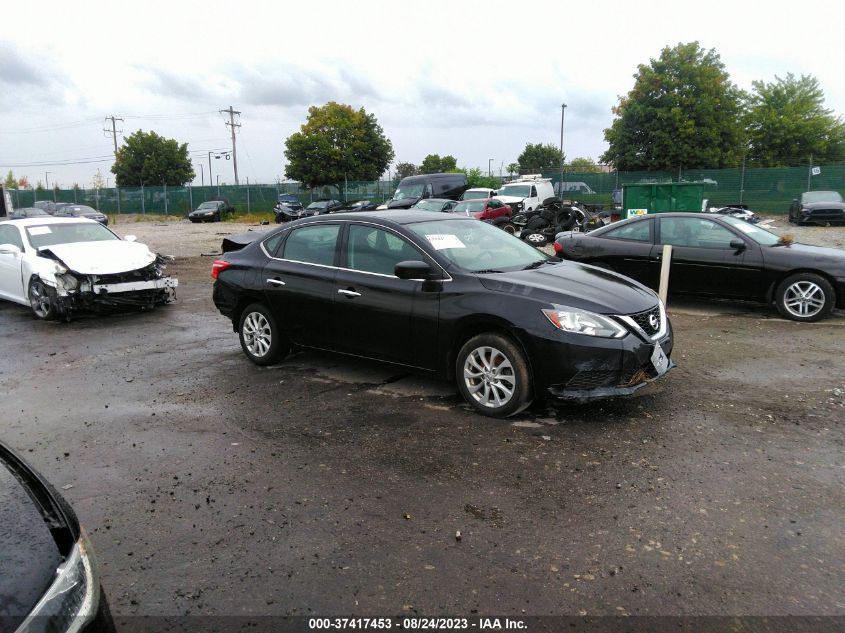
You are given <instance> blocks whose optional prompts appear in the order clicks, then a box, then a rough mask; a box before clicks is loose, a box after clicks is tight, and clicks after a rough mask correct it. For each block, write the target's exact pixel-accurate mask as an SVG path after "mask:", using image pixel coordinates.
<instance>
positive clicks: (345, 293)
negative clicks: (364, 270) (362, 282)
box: [337, 288, 361, 299]
mask: <svg viewBox="0 0 845 633" xmlns="http://www.w3.org/2000/svg"><path fill="white" fill-rule="evenodd" d="M337 294H339V295H343V296H344V297H349V298H350V299H354V298H355V297H360V296H361V293H360V292H355V291H354V290H344V289H343V288H340V289H338V291H337Z"/></svg>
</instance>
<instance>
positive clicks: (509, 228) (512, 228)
mask: <svg viewBox="0 0 845 633" xmlns="http://www.w3.org/2000/svg"><path fill="white" fill-rule="evenodd" d="M497 226H498V227H499V228H500V229H502V230H503V231H504V232H505V233H508V234H509V235H516V225H515V224H514V223H513V222H502V223H501V224H499V225H497Z"/></svg>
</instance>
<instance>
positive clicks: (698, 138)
mask: <svg viewBox="0 0 845 633" xmlns="http://www.w3.org/2000/svg"><path fill="white" fill-rule="evenodd" d="M634 78H635V79H636V81H635V82H634V88H633V89H632V90H631V92H629V93H628V95H627V96H625V97H620V98H619V103H618V105H616V106H615V107H614V108H613V114H614V115H615V116H616V118H615V119H614V120H613V123H612V124H611V126H610V127H609V128H607V129H606V130H605V131H604V138H605V140H606V141H607V143H608V145H609V146H610V147H609V148H608V150H607V151H606V152H605V153H604V154H603V155H602V156H601V161H602V162H604V163H611V164H613V165H614V166H615V167H616V168H617V169H624V170H638V169H646V170H670V169H671V170H675V169H678V168H679V167H687V168H701V169H705V168H721V167H731V166H734V165H736V164H738V162H739V160H740V156H741V148H742V145H743V141H742V137H743V132H742V127H741V124H740V112H741V99H742V97H743V94H742V92H741V91H740V90H739V89H738V88H737V87H736V86H735V85H734V84H732V83H731V82H730V78H729V76H728V73H727V72H726V71H725V67H724V64H722V62H721V59H720V58H719V55H718V54H717V53H716V51H715V50H713V49H711V50H709V51H705V50H704V49H702V48H701V46H700V45H699V43H698V42H691V43H689V44H678V45H677V46H675V47H674V48H669V47H668V46H667V47H666V48H664V49H663V51H662V52H661V53H660V57H659V58H658V59H652V60H651V63H650V64H649V65H648V66H646V65H643V64H640V66H639V67H638V71H637V74H636V75H634Z"/></svg>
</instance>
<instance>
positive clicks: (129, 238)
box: [123, 235, 138, 242]
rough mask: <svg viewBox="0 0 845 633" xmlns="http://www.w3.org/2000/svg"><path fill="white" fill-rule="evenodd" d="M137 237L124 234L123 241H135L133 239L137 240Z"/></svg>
mask: <svg viewBox="0 0 845 633" xmlns="http://www.w3.org/2000/svg"><path fill="white" fill-rule="evenodd" d="M137 239H138V238H137V237H136V236H134V235H126V236H124V238H123V241H124V242H135V241H137Z"/></svg>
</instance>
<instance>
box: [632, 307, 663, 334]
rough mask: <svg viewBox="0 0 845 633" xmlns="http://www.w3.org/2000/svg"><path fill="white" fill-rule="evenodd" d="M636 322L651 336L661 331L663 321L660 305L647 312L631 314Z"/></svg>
mask: <svg viewBox="0 0 845 633" xmlns="http://www.w3.org/2000/svg"><path fill="white" fill-rule="evenodd" d="M630 316H631V318H632V319H633V320H634V323H636V324H637V325H639V326H640V327H641V328H642V330H643V332H645V333H646V334H647V335H648V336H649V337H651V336H654V335H655V334H657V333H658V332H659V331H660V328H661V327H662V325H663V323H662V322H661V315H660V306H659V305H658V306H654V307H653V308H652V309H651V310H646V311H645V312H637V313H636V314H632V315H630Z"/></svg>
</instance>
